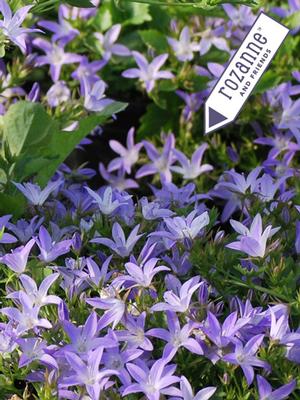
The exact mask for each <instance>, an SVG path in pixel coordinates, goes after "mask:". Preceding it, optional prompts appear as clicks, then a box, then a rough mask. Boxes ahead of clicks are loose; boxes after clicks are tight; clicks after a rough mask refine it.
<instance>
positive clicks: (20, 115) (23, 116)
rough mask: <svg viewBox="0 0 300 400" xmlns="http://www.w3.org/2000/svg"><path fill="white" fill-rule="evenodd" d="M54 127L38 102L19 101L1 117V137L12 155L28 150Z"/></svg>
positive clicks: (44, 137)
mask: <svg viewBox="0 0 300 400" xmlns="http://www.w3.org/2000/svg"><path fill="white" fill-rule="evenodd" d="M54 129H55V122H54V121H53V120H52V119H51V117H50V116H49V115H48V114H47V113H46V111H45V109H44V108H43V106H42V105H41V104H39V103H31V102H26V101H19V102H17V103H15V104H13V105H12V106H10V107H9V110H8V111H7V113H6V114H5V116H4V118H3V139H4V142H5V143H6V144H7V145H8V148H9V151H10V153H11V155H12V156H14V157H16V156H19V155H20V154H21V153H24V152H25V151H30V149H31V148H32V146H36V145H38V144H40V143H42V142H43V141H44V140H45V139H46V138H48V136H49V135H51V132H52V131H53V130H54Z"/></svg>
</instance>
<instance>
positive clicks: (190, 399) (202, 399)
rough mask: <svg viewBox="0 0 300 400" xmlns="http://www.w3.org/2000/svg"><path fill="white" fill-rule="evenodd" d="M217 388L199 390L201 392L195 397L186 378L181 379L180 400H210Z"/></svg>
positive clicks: (210, 387)
mask: <svg viewBox="0 0 300 400" xmlns="http://www.w3.org/2000/svg"><path fill="white" fill-rule="evenodd" d="M216 390H217V388H215V387H213V386H208V387H206V388H204V389H201V390H199V392H198V393H197V394H196V395H194V392H193V389H192V386H191V384H190V382H189V381H188V380H187V379H186V377H185V376H182V377H181V378H180V394H179V397H180V399H183V400H208V399H210V398H211V396H213V394H214V393H215V391H216ZM180 399H179V398H177V397H176V398H175V397H174V398H173V397H172V398H171V399H170V400H180Z"/></svg>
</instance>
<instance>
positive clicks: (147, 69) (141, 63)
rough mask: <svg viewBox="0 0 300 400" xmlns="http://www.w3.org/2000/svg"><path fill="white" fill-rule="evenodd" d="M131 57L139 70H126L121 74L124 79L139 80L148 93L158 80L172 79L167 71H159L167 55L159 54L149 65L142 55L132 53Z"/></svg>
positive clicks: (172, 76)
mask: <svg viewBox="0 0 300 400" xmlns="http://www.w3.org/2000/svg"><path fill="white" fill-rule="evenodd" d="M132 55H133V57H134V59H135V62H136V64H137V65H138V67H139V68H131V69H127V70H126V71H124V72H123V73H122V76H124V78H139V79H140V80H141V81H142V82H143V83H144V84H145V87H146V91H147V92H148V93H150V92H151V91H152V90H153V88H154V85H155V81H157V80H158V79H172V78H174V75H173V74H172V73H171V72H169V71H159V69H160V68H161V67H162V66H163V64H164V63H165V62H166V60H167V58H168V54H161V55H159V56H157V57H155V58H154V59H153V60H152V61H151V63H149V62H148V61H147V59H146V58H145V57H144V56H143V54H141V53H139V52H137V51H133V52H132Z"/></svg>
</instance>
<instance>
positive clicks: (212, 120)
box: [204, 12, 289, 134]
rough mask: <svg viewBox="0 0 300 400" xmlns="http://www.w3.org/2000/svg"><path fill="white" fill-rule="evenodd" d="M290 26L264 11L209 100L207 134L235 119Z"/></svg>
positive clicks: (206, 119) (206, 106)
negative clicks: (287, 26)
mask: <svg viewBox="0 0 300 400" xmlns="http://www.w3.org/2000/svg"><path fill="white" fill-rule="evenodd" d="M288 33H289V29H288V28H286V27H285V26H284V25H282V24H280V23H279V22H277V21H275V20H274V19H273V18H271V17H269V16H268V15H266V14H265V13H263V12H262V13H260V14H259V16H258V17H257V19H256V21H255V22H254V24H253V26H252V28H251V30H250V32H249V33H248V34H247V36H246V37H245V39H244V41H243V43H242V44H241V46H240V48H239V49H238V50H237V52H236V53H235V54H234V56H233V58H232V59H231V61H230V64H229V65H228V67H227V68H226V69H225V71H224V72H223V74H222V76H221V77H220V79H219V80H218V82H217V83H216V85H215V87H214V88H213V90H212V92H211V94H210V95H209V97H208V99H207V100H206V103H205V111H204V113H205V118H204V130H205V134H207V133H209V132H212V131H214V130H216V129H219V128H221V127H223V126H224V125H227V124H229V123H230V122H232V121H234V120H235V118H236V116H237V115H238V113H239V112H240V110H241V108H242V107H243V105H244V104H245V102H246V100H247V98H248V97H249V96H250V94H251V92H252V91H253V89H254V87H255V85H256V84H257V82H258V81H259V79H260V78H261V76H262V75H263V73H264V72H265V70H266V69H267V67H268V66H269V64H270V62H271V60H272V58H273V57H274V56H275V54H276V52H277V50H278V49H279V47H280V45H281V44H282V42H283V41H284V39H285V38H286V36H287V34H288Z"/></svg>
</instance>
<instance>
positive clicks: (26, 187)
mask: <svg viewBox="0 0 300 400" xmlns="http://www.w3.org/2000/svg"><path fill="white" fill-rule="evenodd" d="M61 183H62V181H61V180H59V179H58V180H57V181H54V182H53V181H50V182H49V183H48V185H47V186H46V187H45V188H44V189H43V190H41V188H40V186H39V185H36V184H34V183H30V182H28V183H23V184H22V183H16V182H13V184H14V185H15V186H16V187H17V189H19V190H20V192H22V193H23V195H24V196H25V197H27V199H28V200H29V201H30V203H31V204H33V205H35V206H42V205H43V204H44V203H45V201H46V200H47V199H48V197H49V196H50V194H51V193H52V192H54V191H55V190H56V189H58V187H59V186H60V184H61Z"/></svg>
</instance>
